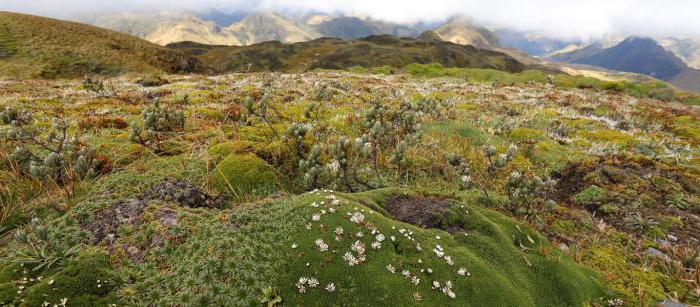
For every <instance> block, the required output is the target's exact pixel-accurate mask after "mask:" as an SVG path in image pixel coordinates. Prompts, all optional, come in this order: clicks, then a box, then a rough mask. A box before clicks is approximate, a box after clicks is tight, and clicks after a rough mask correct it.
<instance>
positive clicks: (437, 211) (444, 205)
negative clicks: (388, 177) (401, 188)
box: [384, 195, 461, 233]
mask: <svg viewBox="0 0 700 307" xmlns="http://www.w3.org/2000/svg"><path fill="white" fill-rule="evenodd" d="M449 208H450V201H449V200H446V199H441V198H437V197H421V196H407V195H399V196H394V197H392V198H390V199H389V201H388V202H387V203H386V205H385V206H384V209H386V211H388V212H389V213H391V215H392V216H393V217H394V218H395V219H397V220H399V221H402V222H405V223H409V224H412V225H415V226H418V227H421V228H435V229H442V230H445V231H447V232H449V233H455V232H457V231H459V230H460V229H461V227H459V226H457V225H451V223H450V220H451V219H450V216H451V215H452V214H451V212H450V209H449Z"/></svg>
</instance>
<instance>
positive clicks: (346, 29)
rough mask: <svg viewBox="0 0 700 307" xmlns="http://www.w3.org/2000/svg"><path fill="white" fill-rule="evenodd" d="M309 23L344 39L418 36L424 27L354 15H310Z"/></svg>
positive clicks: (323, 32)
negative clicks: (374, 36) (379, 36)
mask: <svg viewBox="0 0 700 307" xmlns="http://www.w3.org/2000/svg"><path fill="white" fill-rule="evenodd" d="M307 23H308V24H309V25H311V26H312V27H313V28H314V29H315V30H316V31H317V32H318V33H320V34H321V35H322V36H325V37H338V38H343V39H358V38H364V37H367V36H372V35H382V34H386V35H394V36H400V37H416V36H418V34H419V33H420V31H421V29H422V27H419V26H410V25H400V24H395V23H390V22H384V21H378V20H373V19H370V18H359V17H353V16H327V17H326V18H321V17H309V18H308V19H307Z"/></svg>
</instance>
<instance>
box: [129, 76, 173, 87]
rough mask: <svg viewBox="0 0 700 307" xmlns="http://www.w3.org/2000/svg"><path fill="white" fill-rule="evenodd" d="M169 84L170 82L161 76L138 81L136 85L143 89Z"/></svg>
mask: <svg viewBox="0 0 700 307" xmlns="http://www.w3.org/2000/svg"><path fill="white" fill-rule="evenodd" d="M168 83H170V81H168V80H167V79H164V78H162V77H160V76H148V77H145V78H142V79H139V80H137V81H136V84H138V85H141V86H143V87H156V86H163V85H166V84H168Z"/></svg>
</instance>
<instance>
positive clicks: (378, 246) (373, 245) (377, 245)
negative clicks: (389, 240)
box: [372, 241, 382, 249]
mask: <svg viewBox="0 0 700 307" xmlns="http://www.w3.org/2000/svg"><path fill="white" fill-rule="evenodd" d="M381 247H382V243H379V242H377V241H374V242H372V249H380V248H381Z"/></svg>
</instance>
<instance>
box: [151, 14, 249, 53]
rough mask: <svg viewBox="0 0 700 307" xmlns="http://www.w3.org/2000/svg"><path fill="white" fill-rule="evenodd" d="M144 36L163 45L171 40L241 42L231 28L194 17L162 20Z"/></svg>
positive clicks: (208, 42)
mask: <svg viewBox="0 0 700 307" xmlns="http://www.w3.org/2000/svg"><path fill="white" fill-rule="evenodd" d="M144 38H145V39H146V40H148V41H150V42H153V43H156V44H159V45H163V46H165V45H167V44H169V43H172V42H184V41H193V42H198V43H202V44H213V45H241V44H242V43H241V41H240V40H239V39H238V37H237V36H236V33H235V32H233V31H231V29H228V28H225V27H221V26H219V25H217V24H215V23H214V22H213V21H203V20H201V19H199V18H196V17H188V18H184V19H181V20H177V21H168V22H162V23H160V24H158V26H157V27H156V28H155V29H154V30H153V31H152V32H150V33H148V34H147V35H146V36H145V37H144Z"/></svg>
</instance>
